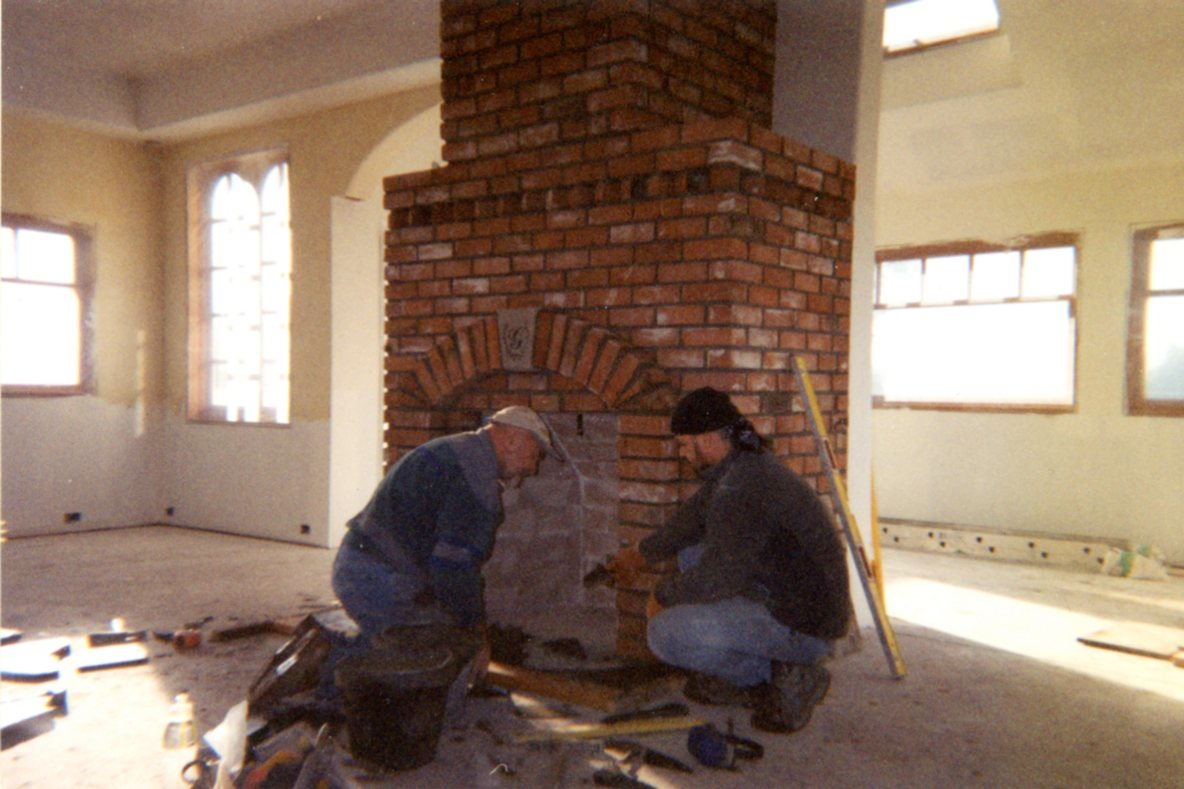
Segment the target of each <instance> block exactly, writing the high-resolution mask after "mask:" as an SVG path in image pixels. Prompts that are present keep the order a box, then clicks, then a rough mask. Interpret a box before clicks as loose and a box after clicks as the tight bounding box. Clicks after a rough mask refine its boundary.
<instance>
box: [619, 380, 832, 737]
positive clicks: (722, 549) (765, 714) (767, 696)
mask: <svg viewBox="0 0 1184 789" xmlns="http://www.w3.org/2000/svg"><path fill="white" fill-rule="evenodd" d="M671 429H672V432H673V433H674V434H675V436H676V437H677V440H678V445H679V456H680V457H681V458H683V459H684V460H686V461H687V462H688V463H689V464H690V465H691V466H693V467H694V468H695V470H696V471H697V472H699V473H700V475H701V476H702V477H703V484H702V486H701V487H700V488H699V490H698V491H697V492H696V493H695V494H694V495H693V496H692V497H691V498H690V499H688V500H687V501H686V502H685V503H683V505H682V506H681V507H680V508H679V509H678V511H677V512H676V513H675V515H674V517H673V518H671V519H670V521H669V522H668V523H666V524H665V525H664V526H663V527H662V528H661V529H659V530H658V531H656V532H655V533H654V534H652V535H650V536H648V537H646V538H645V539H644V540H642V541H641V542H640V544H639V545H638V546H637V547H635V548H627V549H625V550H623V551H621V552H620V553H618V554H617V555H616V556H615V557H613V559H612V560H611V561H610V562H609V563H608V569H609V571H610V572H612V573H613V574H614V576H615V577H616V579H617V581H618V583H620V584H622V585H629V584H631V583H632V581H633V580H635V579H636V576H637V573H638V572H639V571H640V570H641V569H642V568H644V567H645V566H647V565H654V564H656V563H658V562H661V561H663V560H665V559H670V558H674V557H677V559H678V567H679V571H678V572H677V573H674V574H672V575H668V576H666V577H664V578H662V579H661V580H660V581H659V582H658V585H657V587H656V588H655V590H654V593H653V595H652V596H651V599H650V604H649V606H648V609H649V610H648V611H647V613H648V614H649V615H650V620H649V625H648V629H647V641H648V643H649V647H650V650H651V651H652V652H653V653H654V654H655V655H657V656H658V657H659V658H660V659H661V660H662V661H664V662H666V663H669V664H671V665H675V666H679V667H681V668H686V669H690V670H691V671H692V672H694V673H692V675H691V677H690V678H689V680H688V681H687V686H686V688H685V692H686V694H687V696H688V697H689V698H691V699H692V700H694V701H698V702H701V703H738V704H744V705H745V706H751V707H753V708H754V712H753V716H752V724H753V726H755V727H756V728H758V729H761V730H764V731H773V732H792V731H797V730H799V729H801V728H802V727H803V726H805V725H806V724H807V723H808V722H809V720H810V715H811V713H812V711H813V709H814V707H815V706H816V705H817V704H818V703H819V702H820V701H822V698H823V697H824V696H825V695H826V691H827V689H828V688H829V686H830V674H829V672H828V671H827V670H826V669H825V668H824V667H823V666H822V665H821V661H823V660H824V659H825V658H827V657H828V656H829V654H830V652H831V647H832V645H833V643H834V641H835V640H836V639H838V638H840V637H842V636H843V635H844V634H845V633H846V630H847V627H848V624H849V620H850V614H851V603H850V590H849V585H848V578H847V564H846V554H845V552H844V550H843V546H842V542H841V541H840V539H839V536H838V533H837V532H836V531H835V527H834V522H833V520H832V518H831V516H830V514H829V512H828V511H827V509H826V507H825V506H824V505H823V503H822V501H821V500H820V499H819V498H818V496H817V495H816V494H815V493H814V491H813V490H812V489H811V488H810V487H809V486H808V485H807V484H806V483H805V481H804V480H802V479H801V478H800V477H798V476H797V475H796V474H794V473H793V472H792V471H790V469H789V468H787V467H786V466H785V464H784V463H782V462H781V461H780V460H778V459H777V458H776V457H774V456H773V455H772V454H771V453H769V452H767V451H766V450H765V445H764V441H763V439H761V437H760V436H758V435H757V434H756V432H755V430H754V429H753V426H752V424H751V423H750V422H749V421H748V420H747V419H745V418H744V417H743V416H741V414H740V412H739V411H738V410H737V409H736V407H735V405H734V404H733V403H732V401H731V399H730V398H729V397H728V396H727V395H726V394H725V393H723V392H720V391H717V390H715V389H711V388H703V389H697V390H695V391H693V392H691V393H690V394H688V395H686V396H685V397H683V398H682V399H681V400H680V401H679V402H678V404H677V406H676V407H675V409H674V414H673V416H672V418H671Z"/></svg>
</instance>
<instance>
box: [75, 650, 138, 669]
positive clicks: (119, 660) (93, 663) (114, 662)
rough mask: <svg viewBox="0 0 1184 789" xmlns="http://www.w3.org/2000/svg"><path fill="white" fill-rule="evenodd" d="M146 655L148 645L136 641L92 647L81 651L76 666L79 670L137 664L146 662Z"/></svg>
mask: <svg viewBox="0 0 1184 789" xmlns="http://www.w3.org/2000/svg"><path fill="white" fill-rule="evenodd" d="M148 657H149V655H148V647H146V646H144V645H143V644H138V643H131V644H117V645H114V646H106V647H94V648H92V649H88V650H86V651H85V652H83V653H82V655H81V656H80V657H79V659H78V666H77V668H78V670H79V671H99V670H101V669H106V668H123V667H124V666H138V665H142V664H144V663H147V662H148Z"/></svg>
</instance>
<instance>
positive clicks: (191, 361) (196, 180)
mask: <svg viewBox="0 0 1184 789" xmlns="http://www.w3.org/2000/svg"><path fill="white" fill-rule="evenodd" d="M279 164H284V165H287V167H288V184H289V192H288V215H289V220H288V239H289V244H291V240H292V239H291V206H292V196H291V159H290V156H289V152H288V149H287V147H276V148H268V149H263V150H257V151H249V152H244V153H240V154H236V155H231V156H227V157H224V158H220V159H217V160H213V161H208V162H201V163H198V164H195V165H193V166H192V167H190V168H189V172H188V174H187V178H186V181H187V186H186V189H187V201H186V205H187V211H188V221H187V225H188V231H189V244H188V249H189V266H188V269H189V272H188V273H189V277H188V298H189V309H188V313H189V314H188V321H187V322H188V344H187V356H188V359H187V364H186V368H187V379H188V380H187V397H186V409H185V410H186V418H187V420H188V421H190V422H195V423H202V424H211V425H237V426H241V427H265V428H287V427H289V426H290V425H291V422H292V419H291V373H292V367H291V360H292V354H291V325H292V313H291V298H292V296H291V289H289V294H288V340H289V347H288V366H287V377H288V382H289V388H288V406H289V407H288V418H287V420H286V421H278V420H277V419H276V418H274V417H273V418H271V419H263V418H260V419H259V420H255V421H247V420H244V419H228V418H227V416H226V412H225V409H223V408H222V407H221V406H214V405H211V404H210V403H209V399H210V394H209V393H210V383H209V378H210V373H209V370H210V366H211V360H210V358H209V352H210V346H211V336H210V335H211V328H210V312H209V309H208V306H209V301H210V277H209V272H210V270H211V268H212V267H211V266H210V265H209V262H208V261H209V246H210V234H209V226H210V224H211V222H210V213H211V212H210V201H211V199H212V196H213V195H212V192H213V188H214V186H215V184H217V182H218V180H219V179H220V178H222V177H223V176H226V175H231V174H234V175H237V176H239V177H240V178H243V179H244V180H247V181H248V182H250V183H251V184H252V186H254V187H256V188H257V189H258V190H260V191H261V187H262V185H263V183H264V180H265V179H266V176H267V174H268V172H270V170H271V169H272V168H273V167H275V166H276V165H279ZM290 260H291V258H290V257H289V261H290ZM288 276H289V283H291V281H292V280H291V270H290V269H289V273H288ZM261 410H262V409H261ZM261 416H262V414H261Z"/></svg>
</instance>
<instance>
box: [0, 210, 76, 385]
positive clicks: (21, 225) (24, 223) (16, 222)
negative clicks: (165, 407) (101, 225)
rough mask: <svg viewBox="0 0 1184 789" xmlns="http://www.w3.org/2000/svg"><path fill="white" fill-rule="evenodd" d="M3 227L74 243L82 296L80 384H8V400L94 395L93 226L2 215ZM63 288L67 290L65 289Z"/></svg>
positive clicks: (74, 286)
mask: <svg viewBox="0 0 1184 789" xmlns="http://www.w3.org/2000/svg"><path fill="white" fill-rule="evenodd" d="M2 223H3V224H4V225H5V226H8V227H12V228H13V229H15V230H21V229H28V230H40V231H45V232H51V233H61V234H64V235H68V236H70V237H71V238H72V239H73V241H74V283H73V285H71V286H68V287H71V288H73V290H74V291H75V292H76V293H77V294H78V301H79V306H78V323H79V325H78V383H77V384H73V385H67V386H63V385H61V384H48V385H42V384H4V385H3V387H2V389H0V393H2V395H3V396H4V397H71V396H76V395H89V394H94V391H95V363H94V352H95V328H94V324H95V319H94V315H95V303H94V302H95V269H96V265H95V252H94V247H95V241H94V237H95V233H94V229H93V228H92V227H90V226H87V225H83V224H78V223H65V222H55V221H52V220H48V219H41V218H39V217H34V216H28V215H25V214H18V213H9V212H7V211H5V212H3V214H2ZM63 287H66V286H64V285H63Z"/></svg>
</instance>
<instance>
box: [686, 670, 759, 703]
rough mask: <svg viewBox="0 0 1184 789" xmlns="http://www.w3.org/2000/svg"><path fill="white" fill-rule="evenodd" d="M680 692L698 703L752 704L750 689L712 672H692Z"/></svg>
mask: <svg viewBox="0 0 1184 789" xmlns="http://www.w3.org/2000/svg"><path fill="white" fill-rule="evenodd" d="M682 694H683V695H684V696H686V697H687V698H688V699H690V700H691V701H694V702H698V703H699V704H715V705H736V706H740V707H751V706H752V690H751V689H750V688H742V687H739V686H738V685H733V684H732V683H731V682H728V681H727V680H726V679H721V678H719V677H717V676H714V675H712V674H702V673H700V672H698V671H696V672H693V673H692V674H691V676H689V677H687V681H686V684H685V685H683V688H682Z"/></svg>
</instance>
